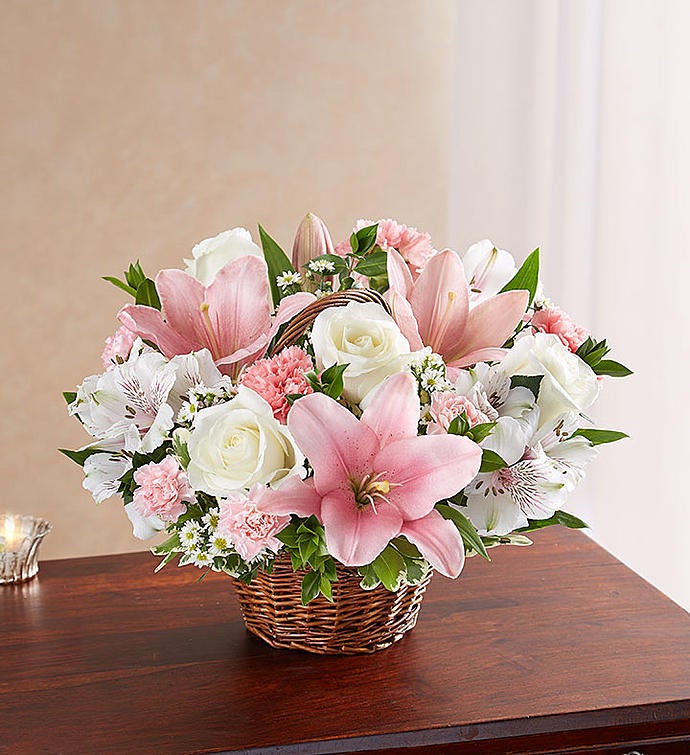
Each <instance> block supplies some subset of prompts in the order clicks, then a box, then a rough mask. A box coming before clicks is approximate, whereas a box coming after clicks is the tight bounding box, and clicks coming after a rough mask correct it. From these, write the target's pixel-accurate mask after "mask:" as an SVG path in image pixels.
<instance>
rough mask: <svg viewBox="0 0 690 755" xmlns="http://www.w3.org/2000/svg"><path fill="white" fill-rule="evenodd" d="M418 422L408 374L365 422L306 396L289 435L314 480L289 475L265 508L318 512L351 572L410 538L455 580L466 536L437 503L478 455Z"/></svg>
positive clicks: (469, 474)
mask: <svg viewBox="0 0 690 755" xmlns="http://www.w3.org/2000/svg"><path fill="white" fill-rule="evenodd" d="M418 422H419V399H418V397H417V388H416V382H415V380H414V378H413V377H412V375H411V374H409V373H407V372H401V373H397V374H396V375H393V376H392V377H390V378H388V380H387V381H386V382H385V383H384V384H383V386H382V387H381V388H379V390H378V391H377V392H376V394H375V396H374V398H373V399H372V401H371V403H370V404H369V406H368V407H367V408H366V409H365V411H364V414H363V415H362V418H361V419H357V418H356V417H355V416H354V414H352V413H351V412H350V411H348V410H347V409H346V408H345V407H344V406H342V405H341V404H339V403H338V402H337V401H334V400H333V399H332V398H329V397H328V396H326V395H325V394H323V393H312V394H310V395H308V396H304V397H303V398H301V399H299V400H298V401H296V402H295V404H294V406H293V407H292V409H291V411H290V414H289V416H288V427H289V429H290V431H291V433H292V435H293V437H294V438H295V440H296V442H297V444H298V446H299V447H300V449H301V450H302V451H303V452H304V454H305V455H306V456H307V457H308V459H309V462H310V463H311V465H312V467H313V469H314V477H313V479H310V480H307V481H306V482H305V481H302V480H299V479H297V478H295V477H292V478H290V479H289V480H286V482H285V483H284V484H283V485H281V486H280V489H278V490H274V491H267V494H266V495H265V496H264V498H263V501H262V508H263V509H264V510H265V511H267V512H270V513H275V514H298V515H299V516H310V515H311V514H315V515H316V516H317V517H318V518H319V520H320V521H321V522H322V523H323V525H324V530H325V533H326V545H327V546H328V550H329V552H330V553H331V555H332V556H334V557H335V558H336V559H338V560H339V561H340V562H341V563H343V564H345V565H346V566H363V565H364V564H368V563H371V562H372V561H373V560H374V559H375V558H376V557H377V556H378V555H379V553H381V551H382V550H383V549H384V548H385V547H386V546H387V545H388V543H389V541H390V540H391V539H392V538H394V537H397V536H398V535H404V536H405V537H407V538H408V539H409V540H410V541H411V542H413V543H414V544H415V545H416V546H417V547H418V548H419V550H420V551H421V553H422V554H423V555H424V556H425V557H426V559H427V560H428V561H429V563H431V565H432V566H433V567H434V568H436V569H437V570H438V571H439V572H441V573H442V574H445V575H446V576H450V577H457V576H458V574H459V573H460V571H461V570H462V567H463V564H464V560H465V551H464V547H463V543H462V538H461V537H460V535H459V533H458V531H457V529H456V528H455V526H454V525H453V524H452V523H451V522H450V521H448V520H446V519H444V518H443V517H442V516H441V515H440V514H439V513H438V512H437V511H436V510H435V509H434V504H435V503H436V502H437V501H438V500H440V499H442V498H447V497H448V496H452V495H454V494H455V493H457V492H458V490H460V489H461V488H463V487H464V486H465V485H467V483H468V482H470V480H472V479H473V478H474V476H475V475H476V474H477V472H478V470H479V464H480V461H481V449H480V448H479V446H477V445H476V443H473V442H472V441H471V440H469V439H468V438H464V437H460V436H457V435H422V436H418V435H417V424H418Z"/></svg>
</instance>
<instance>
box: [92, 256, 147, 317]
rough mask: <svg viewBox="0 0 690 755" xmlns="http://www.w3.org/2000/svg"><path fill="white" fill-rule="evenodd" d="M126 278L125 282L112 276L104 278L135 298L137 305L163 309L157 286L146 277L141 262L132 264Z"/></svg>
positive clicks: (126, 272)
mask: <svg viewBox="0 0 690 755" xmlns="http://www.w3.org/2000/svg"><path fill="white" fill-rule="evenodd" d="M124 277H125V280H124V281H123V280H120V279H119V278H115V277H114V276H112V275H105V276H103V280H104V281H108V283H112V284H113V286H116V287H117V288H119V289H120V290H121V291H124V292H125V293H127V294H129V295H130V296H133V297H134V301H135V303H136V304H143V305H144V306H146V307H154V309H160V308H161V302H160V299H159V298H158V292H157V291H156V284H155V283H154V282H153V281H152V280H151V279H150V278H147V277H146V275H145V273H144V271H143V270H142V268H141V264H140V263H139V260H137V261H136V262H135V263H134V264H130V266H129V268H128V269H127V270H126V271H125V275H124Z"/></svg>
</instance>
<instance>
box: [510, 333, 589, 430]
mask: <svg viewBox="0 0 690 755" xmlns="http://www.w3.org/2000/svg"><path fill="white" fill-rule="evenodd" d="M500 367H501V370H502V371H503V372H504V373H505V374H506V375H508V376H512V375H526V376H531V375H541V376H542V380H541V383H540V385H539V396H538V397H537V405H538V406H539V409H540V422H541V424H542V425H544V424H546V423H547V422H549V421H550V420H553V419H555V418H556V417H559V416H560V415H562V414H564V413H566V412H571V411H572V412H576V413H582V412H584V411H586V410H587V409H588V408H589V407H590V406H591V405H592V404H593V403H594V401H595V400H596V398H597V396H598V395H599V383H598V381H597V376H596V375H595V374H594V372H593V371H592V369H591V367H590V366H589V365H588V364H586V363H585V362H584V361H583V360H582V359H580V357H578V356H577V355H575V354H573V353H571V352H570V350H569V349H568V348H567V347H566V346H564V345H563V343H562V342H561V340H560V339H559V338H558V336H556V335H553V334H550V333H536V334H534V335H525V336H523V337H521V338H519V339H518V340H517V341H516V343H515V345H514V346H513V347H512V348H511V349H509V351H508V353H507V354H506V356H505V357H504V358H503V360H502V361H501V364H500Z"/></svg>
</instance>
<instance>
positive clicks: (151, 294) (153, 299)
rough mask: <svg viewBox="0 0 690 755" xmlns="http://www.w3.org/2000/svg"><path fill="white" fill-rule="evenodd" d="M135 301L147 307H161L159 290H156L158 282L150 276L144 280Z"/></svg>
mask: <svg viewBox="0 0 690 755" xmlns="http://www.w3.org/2000/svg"><path fill="white" fill-rule="evenodd" d="M135 303H136V304H143V305H144V306H145V307H153V308H154V309H160V308H161V300H160V298H159V296H158V291H156V284H155V283H154V282H153V281H152V280H151V279H150V278H147V279H146V280H145V281H142V283H141V284H140V285H139V288H137V293H136V297H135Z"/></svg>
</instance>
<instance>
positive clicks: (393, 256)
mask: <svg viewBox="0 0 690 755" xmlns="http://www.w3.org/2000/svg"><path fill="white" fill-rule="evenodd" d="M386 267H387V269H388V285H389V287H390V288H391V289H392V290H393V291H398V292H399V293H401V294H402V295H403V296H404V297H405V298H407V297H408V296H409V295H410V293H411V291H412V283H413V281H412V273H411V272H410V268H409V266H408V264H407V262H405V260H404V259H403V258H402V255H401V254H400V252H398V251H397V250H396V249H392V248H391V249H389V250H388V257H387V259H386Z"/></svg>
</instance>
